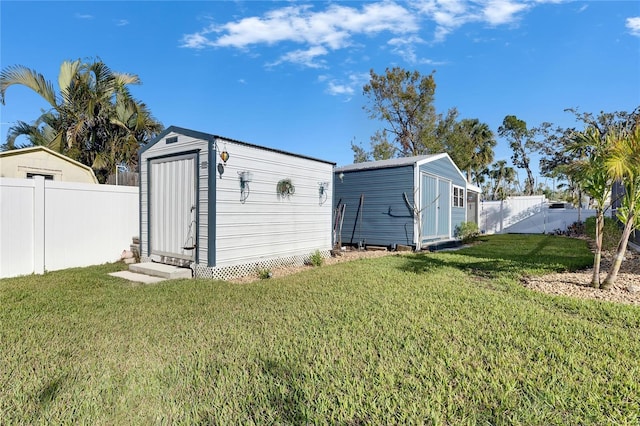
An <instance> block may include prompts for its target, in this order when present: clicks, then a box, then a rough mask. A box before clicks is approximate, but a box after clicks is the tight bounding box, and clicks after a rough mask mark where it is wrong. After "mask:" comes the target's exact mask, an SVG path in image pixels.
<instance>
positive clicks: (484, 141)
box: [460, 118, 497, 184]
mask: <svg viewBox="0 0 640 426" xmlns="http://www.w3.org/2000/svg"><path fill="white" fill-rule="evenodd" d="M460 128H461V129H462V131H463V132H464V133H465V134H466V135H468V137H469V140H470V142H471V146H472V152H471V155H470V158H469V165H468V167H467V170H466V172H467V181H468V182H471V181H472V179H473V182H475V183H476V184H478V183H481V182H480V181H481V178H480V177H479V176H480V174H481V173H482V171H483V170H484V169H485V168H486V167H487V166H488V165H489V164H491V162H492V161H493V155H494V153H493V148H494V147H495V146H496V143H497V142H496V140H495V137H494V135H493V132H492V131H491V129H490V128H489V125H488V124H486V123H481V122H480V120H478V119H477V118H474V119H464V120H461V121H460Z"/></svg>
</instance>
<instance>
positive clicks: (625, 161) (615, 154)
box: [601, 120, 640, 290]
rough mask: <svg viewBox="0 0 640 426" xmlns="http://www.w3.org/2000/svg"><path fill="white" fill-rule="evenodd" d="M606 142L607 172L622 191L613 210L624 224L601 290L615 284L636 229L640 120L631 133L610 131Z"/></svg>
mask: <svg viewBox="0 0 640 426" xmlns="http://www.w3.org/2000/svg"><path fill="white" fill-rule="evenodd" d="M607 140H608V143H609V144H610V146H611V153H610V155H609V156H608V157H607V159H606V162H605V164H606V167H607V170H608V172H609V174H610V176H611V177H612V178H613V179H615V180H618V181H620V182H621V183H622V186H623V188H624V196H623V198H622V204H621V206H620V207H619V208H618V209H617V211H616V216H617V218H618V220H620V221H621V222H622V223H623V224H624V228H623V230H622V237H621V238H620V242H619V244H618V249H617V250H616V254H615V257H614V258H613V263H612V265H611V268H610V269H609V272H608V273H607V278H606V279H605V280H604V282H603V283H602V285H601V288H603V289H605V290H606V289H609V288H611V286H613V284H614V283H615V281H616V279H617V277H618V272H619V271H620V266H621V265H622V260H623V259H624V255H625V253H626V250H627V244H628V242H629V237H630V235H631V233H632V232H633V230H634V229H637V228H639V227H640V214H639V212H638V210H639V209H640V120H638V121H636V122H635V125H634V128H633V130H627V129H623V130H619V131H613V132H610V133H609V134H608V135H607Z"/></svg>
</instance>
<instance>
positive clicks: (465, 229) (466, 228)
mask: <svg viewBox="0 0 640 426" xmlns="http://www.w3.org/2000/svg"><path fill="white" fill-rule="evenodd" d="M454 235H455V236H456V238H460V239H461V240H462V242H463V243H470V242H472V241H475V240H476V239H477V238H478V236H479V235H480V230H479V229H478V224H477V223H475V222H462V223H461V224H460V225H457V226H456V229H455V230H454Z"/></svg>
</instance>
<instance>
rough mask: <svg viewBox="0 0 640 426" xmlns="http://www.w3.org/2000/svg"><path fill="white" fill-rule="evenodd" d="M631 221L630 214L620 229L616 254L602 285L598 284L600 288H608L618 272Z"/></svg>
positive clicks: (624, 251) (630, 228)
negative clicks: (622, 228)
mask: <svg viewBox="0 0 640 426" xmlns="http://www.w3.org/2000/svg"><path fill="white" fill-rule="evenodd" d="M633 221H634V216H633V215H631V217H629V219H628V220H627V223H625V224H624V230H623V231H622V237H620V243H619V244H618V250H616V255H615V257H614V258H613V264H612V265H611V269H610V270H609V273H608V274H607V278H606V279H605V280H604V282H603V283H602V285H600V288H601V289H602V290H609V289H610V288H611V287H612V286H613V284H614V283H615V282H616V279H617V278H618V272H620V266H621V265H622V260H623V259H624V255H625V253H626V252H627V243H628V242H629V237H630V236H631V231H632V230H633Z"/></svg>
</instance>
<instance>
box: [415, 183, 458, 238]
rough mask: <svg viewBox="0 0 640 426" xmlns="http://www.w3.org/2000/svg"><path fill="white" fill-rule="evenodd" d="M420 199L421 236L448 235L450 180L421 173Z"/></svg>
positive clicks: (446, 236)
mask: <svg viewBox="0 0 640 426" xmlns="http://www.w3.org/2000/svg"><path fill="white" fill-rule="evenodd" d="M420 199H421V203H422V205H421V208H422V238H423V239H425V240H433V239H442V238H448V237H449V227H450V220H451V215H450V212H451V182H450V181H449V180H446V179H441V178H439V177H437V176H433V175H428V174H426V173H422V178H421V189H420Z"/></svg>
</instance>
